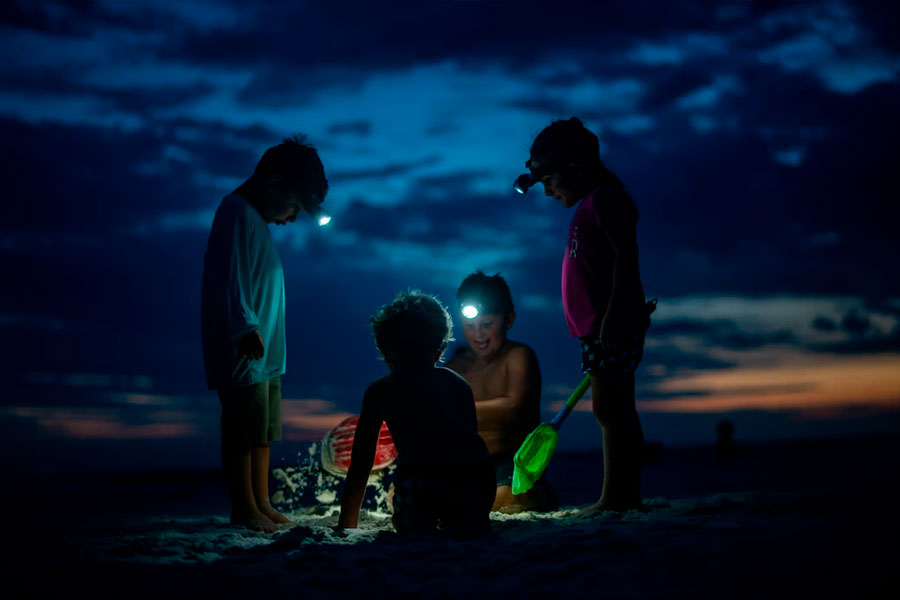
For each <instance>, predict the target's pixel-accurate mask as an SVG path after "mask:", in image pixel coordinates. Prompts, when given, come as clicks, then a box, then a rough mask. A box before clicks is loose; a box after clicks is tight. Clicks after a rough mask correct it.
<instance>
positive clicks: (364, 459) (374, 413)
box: [337, 388, 383, 529]
mask: <svg viewBox="0 0 900 600" xmlns="http://www.w3.org/2000/svg"><path fill="white" fill-rule="evenodd" d="M374 400H375V399H374V398H373V397H372V392H371V388H369V390H366V396H365V397H364V398H363V407H362V412H361V413H360V415H359V422H358V423H357V425H356V433H355V435H354V436H353V450H352V451H351V454H350V470H349V471H348V472H347V481H346V483H345V484H344V496H343V498H341V515H340V517H339V518H338V524H337V526H338V528H347V529H355V528H356V527H357V526H358V525H359V508H360V506H362V501H363V497H364V496H365V494H366V483H367V482H368V481H369V473H371V472H372V463H374V462H375V449H376V446H377V445H378V434H379V432H380V431H381V423H382V422H383V418H382V416H381V413H380V411H379V410H378V409H377V403H376V402H375V401H374Z"/></svg>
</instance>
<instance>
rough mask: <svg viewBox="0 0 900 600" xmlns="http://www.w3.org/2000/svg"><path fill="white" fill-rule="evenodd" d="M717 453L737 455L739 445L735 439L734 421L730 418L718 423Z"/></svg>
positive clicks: (720, 454)
mask: <svg viewBox="0 0 900 600" xmlns="http://www.w3.org/2000/svg"><path fill="white" fill-rule="evenodd" d="M716 436H717V437H718V440H717V441H716V454H718V455H719V456H737V454H738V452H739V450H738V445H737V443H735V441H734V423H732V422H731V421H729V420H728V419H722V420H721V421H719V424H718V425H716Z"/></svg>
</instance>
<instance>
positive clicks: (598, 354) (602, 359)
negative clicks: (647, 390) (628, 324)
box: [578, 298, 657, 375]
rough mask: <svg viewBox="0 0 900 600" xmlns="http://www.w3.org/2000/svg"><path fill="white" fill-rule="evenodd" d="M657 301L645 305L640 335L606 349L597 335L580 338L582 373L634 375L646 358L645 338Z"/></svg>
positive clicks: (628, 337)
mask: <svg viewBox="0 0 900 600" xmlns="http://www.w3.org/2000/svg"><path fill="white" fill-rule="evenodd" d="M656 303H657V300H656V298H654V299H653V300H650V301H649V302H647V303H646V304H645V305H644V308H645V310H646V316H644V317H642V319H641V321H642V322H643V324H642V325H638V326H637V329H638V330H639V331H640V332H639V333H634V334H632V335H630V336H626V338H625V340H624V341H619V342H616V343H613V344H611V345H610V346H609V347H607V348H604V347H602V346H601V345H600V338H599V336H596V335H590V336H585V337H580V338H578V339H580V340H581V372H582V373H585V374H592V373H594V374H599V373H601V372H603V373H609V374H621V375H628V374H633V373H634V372H635V371H636V370H637V368H638V365H639V364H640V363H641V359H642V358H643V357H644V336H645V335H646V334H647V329H649V327H650V315H651V314H652V313H653V311H655V310H656Z"/></svg>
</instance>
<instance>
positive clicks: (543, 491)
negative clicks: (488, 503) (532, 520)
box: [491, 481, 557, 513]
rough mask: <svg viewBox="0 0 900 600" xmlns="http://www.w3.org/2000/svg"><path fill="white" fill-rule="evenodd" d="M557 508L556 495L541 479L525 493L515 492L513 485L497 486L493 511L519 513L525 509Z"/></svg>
mask: <svg viewBox="0 0 900 600" xmlns="http://www.w3.org/2000/svg"><path fill="white" fill-rule="evenodd" d="M556 508H557V502H556V495H555V494H554V493H553V490H552V489H551V488H550V486H549V485H548V484H547V483H546V482H545V481H539V482H538V483H537V484H535V486H534V487H533V488H531V489H530V490H528V491H527V492H525V493H524V494H513V493H512V486H509V485H499V486H497V496H496V497H495V498H494V506H492V507H491V510H492V511H499V512H503V513H517V512H522V511H525V510H534V511H538V512H546V511H549V510H555V509H556Z"/></svg>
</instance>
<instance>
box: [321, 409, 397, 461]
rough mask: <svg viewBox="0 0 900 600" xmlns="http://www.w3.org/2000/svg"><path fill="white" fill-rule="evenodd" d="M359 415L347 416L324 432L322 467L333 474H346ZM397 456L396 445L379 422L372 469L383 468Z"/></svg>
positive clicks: (383, 424)
mask: <svg viewBox="0 0 900 600" xmlns="http://www.w3.org/2000/svg"><path fill="white" fill-rule="evenodd" d="M358 422H359V415H357V416H355V417H348V418H346V419H344V420H343V421H341V422H340V423H339V424H338V426H337V427H335V428H334V429H332V430H331V431H329V432H328V433H326V434H325V438H324V439H323V440H322V467H324V469H325V470H326V471H328V472H329V473H332V474H333V475H346V474H347V469H349V468H350V452H351V451H352V449H353V436H354V434H355V433H356V424H357V423H358ZM395 458H397V447H396V446H394V439H393V438H392V437H391V432H390V431H388V428H387V425H386V424H385V423H382V424H381V431H380V432H379V434H378V446H376V448H375V463H374V464H373V465H372V470H373V471H379V470H381V469H384V468H386V467H388V466H390V464H391V463H392V462H394V459H395Z"/></svg>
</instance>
